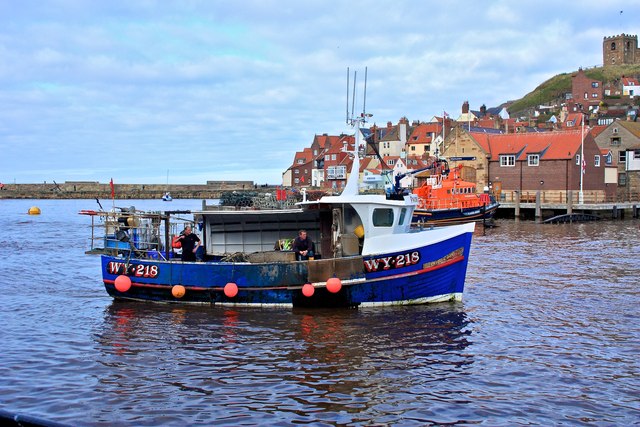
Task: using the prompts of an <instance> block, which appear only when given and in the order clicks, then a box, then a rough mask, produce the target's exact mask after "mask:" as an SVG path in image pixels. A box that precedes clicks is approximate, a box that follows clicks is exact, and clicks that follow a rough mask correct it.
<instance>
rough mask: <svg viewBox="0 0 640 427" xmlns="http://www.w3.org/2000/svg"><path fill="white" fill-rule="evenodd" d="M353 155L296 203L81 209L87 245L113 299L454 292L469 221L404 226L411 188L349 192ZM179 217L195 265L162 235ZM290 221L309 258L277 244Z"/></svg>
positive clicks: (398, 296)
mask: <svg viewBox="0 0 640 427" xmlns="http://www.w3.org/2000/svg"><path fill="white" fill-rule="evenodd" d="M358 163H359V161H358V155H357V153H355V158H354V166H353V169H352V170H351V176H350V178H349V181H348V184H347V186H346V187H345V189H344V191H343V192H342V194H340V195H339V196H325V197H323V198H321V199H320V200H318V201H303V202H301V203H299V204H298V206H297V207H296V208H295V209H285V210H232V211H228V210H220V209H219V210H209V209H202V210H199V211H180V212H176V211H173V212H172V211H165V212H139V211H136V210H135V209H132V208H120V209H114V210H111V211H82V212H81V213H83V214H86V215H90V216H91V217H92V224H93V225H94V226H95V227H97V226H99V227H102V228H103V229H104V231H105V233H104V234H103V235H102V236H101V237H99V238H98V239H97V240H92V241H93V242H94V245H93V247H92V248H91V251H90V252H91V253H100V254H101V258H102V280H103V282H104V286H105V288H106V291H107V292H108V293H109V294H110V295H111V296H113V297H114V298H118V299H132V300H150V301H161V302H175V303H179V302H184V303H201V304H211V305H249V306H305V307H353V306H377V305H393V304H420V303H427V302H438V301H447V300H459V299H461V298H462V293H463V289H464V281H465V275H466V270H467V262H468V259H469V250H470V244H471V237H472V234H473V231H474V223H468V224H462V225H455V226H450V227H437V228H429V229H417V228H412V227H411V218H412V216H413V212H414V209H415V207H416V205H417V203H418V199H417V197H416V196H415V195H414V194H407V195H402V196H397V195H396V196H384V195H361V194H358V191H357V177H358ZM185 215H190V217H189V218H187V219H185V218H184V217H185ZM185 223H186V224H190V225H192V226H193V229H194V230H195V233H196V234H197V235H199V238H200V240H201V241H202V247H203V248H204V250H203V251H202V253H200V254H199V259H197V260H196V261H195V262H193V261H182V260H181V259H180V258H178V255H177V254H176V252H177V251H178V250H177V248H174V247H173V246H174V245H172V244H171V242H172V241H173V235H174V234H176V235H177V231H178V230H179V229H180V228H182V227H183V224H185ZM299 229H305V230H306V231H307V233H308V236H309V237H311V239H312V240H313V241H314V242H315V247H316V252H315V254H314V255H315V256H314V257H313V259H305V260H300V261H298V260H296V257H295V254H294V252H293V251H291V250H287V247H286V245H281V243H282V242H283V241H287V240H288V239H291V238H293V237H295V236H296V235H297V234H298V230H299ZM97 234H98V233H94V234H92V235H94V236H96V235H97ZM167 242H169V244H167Z"/></svg>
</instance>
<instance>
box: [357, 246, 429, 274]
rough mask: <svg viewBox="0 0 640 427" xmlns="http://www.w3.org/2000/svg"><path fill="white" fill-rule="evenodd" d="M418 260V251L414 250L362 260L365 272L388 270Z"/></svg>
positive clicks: (415, 262)
mask: <svg viewBox="0 0 640 427" xmlns="http://www.w3.org/2000/svg"><path fill="white" fill-rule="evenodd" d="M419 262H420V253H419V252H418V251H414V252H411V253H408V254H400V255H396V256H387V257H384V258H373V259H367V260H365V261H364V267H365V268H366V270H367V273H371V272H373V271H380V270H390V269H392V268H401V267H406V266H409V265H413V264H417V263H419Z"/></svg>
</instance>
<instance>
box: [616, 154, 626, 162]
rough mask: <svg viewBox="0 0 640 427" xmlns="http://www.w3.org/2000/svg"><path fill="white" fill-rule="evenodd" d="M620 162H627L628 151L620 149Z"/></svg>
mask: <svg viewBox="0 0 640 427" xmlns="http://www.w3.org/2000/svg"><path fill="white" fill-rule="evenodd" d="M618 163H627V152H626V151H619V152H618Z"/></svg>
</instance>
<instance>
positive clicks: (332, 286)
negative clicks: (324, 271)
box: [327, 277, 342, 294]
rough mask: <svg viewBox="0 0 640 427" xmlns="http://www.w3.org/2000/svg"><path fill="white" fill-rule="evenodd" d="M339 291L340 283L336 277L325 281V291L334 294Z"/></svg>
mask: <svg viewBox="0 0 640 427" xmlns="http://www.w3.org/2000/svg"><path fill="white" fill-rule="evenodd" d="M340 289H342V282H341V281H340V279H338V278H337V277H332V278H331V279H329V280H327V290H328V291H329V292H331V293H332V294H335V293H338V292H340Z"/></svg>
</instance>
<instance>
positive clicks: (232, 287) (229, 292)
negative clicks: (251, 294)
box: [224, 282, 238, 298]
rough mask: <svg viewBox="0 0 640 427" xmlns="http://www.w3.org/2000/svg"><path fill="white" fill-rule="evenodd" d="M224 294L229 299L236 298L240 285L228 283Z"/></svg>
mask: <svg viewBox="0 0 640 427" xmlns="http://www.w3.org/2000/svg"><path fill="white" fill-rule="evenodd" d="M224 294H225V295H226V296H227V297H228V298H233V297H235V296H236V295H238V285H236V284H235V283H233V282H229V283H227V284H226V285H224Z"/></svg>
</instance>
